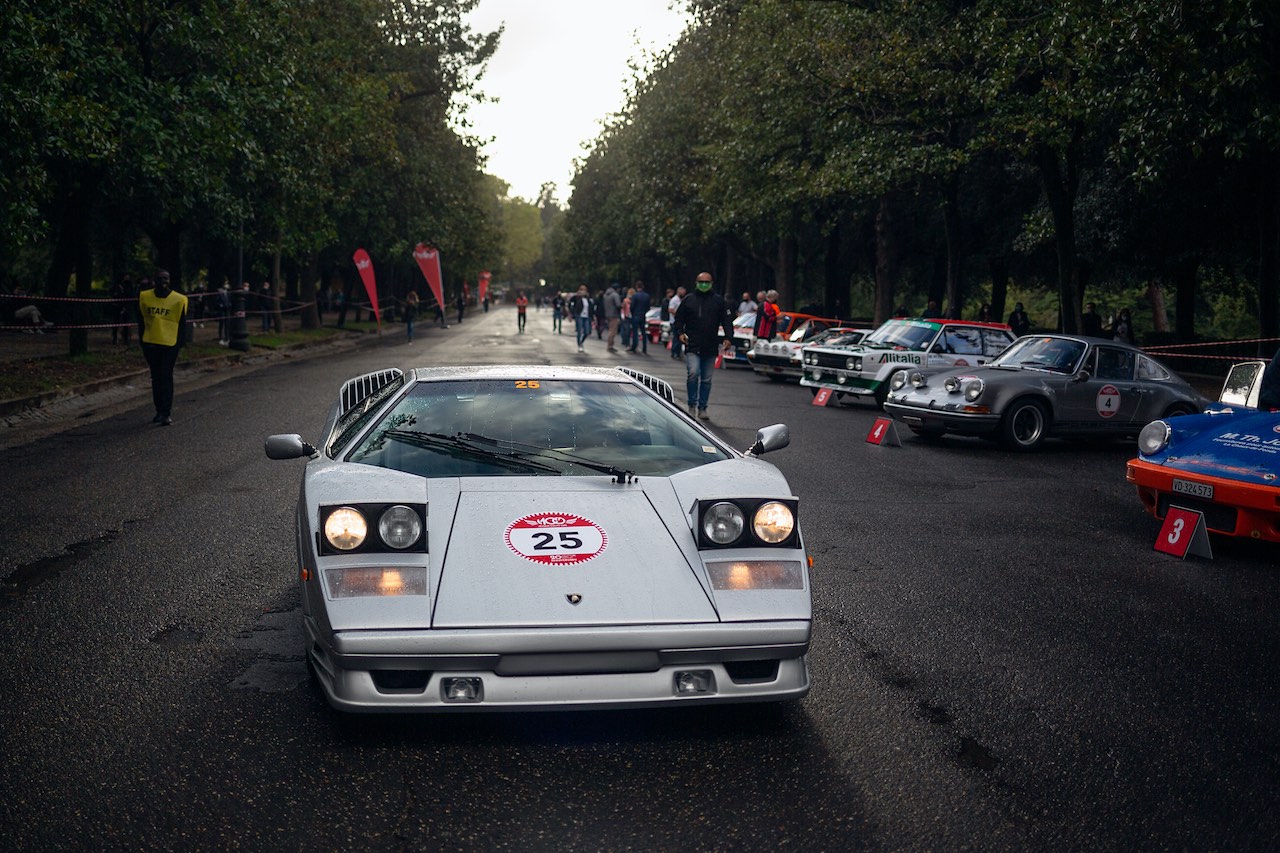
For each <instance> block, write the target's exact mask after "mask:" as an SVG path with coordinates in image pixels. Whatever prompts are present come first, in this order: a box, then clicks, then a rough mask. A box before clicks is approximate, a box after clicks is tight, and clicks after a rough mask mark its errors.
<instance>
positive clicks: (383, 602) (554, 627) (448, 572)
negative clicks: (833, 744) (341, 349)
mask: <svg viewBox="0 0 1280 853" xmlns="http://www.w3.org/2000/svg"><path fill="white" fill-rule="evenodd" d="M756 438H757V440H756V442H755V443H754V444H753V445H752V447H751V448H749V449H747V450H746V451H744V452H739V451H736V450H734V449H733V448H731V447H729V446H727V445H726V444H725V443H724V442H723V441H722V440H721V439H719V438H717V437H716V436H715V435H714V434H713V433H711V432H709V431H707V430H706V429H705V428H704V427H702V426H701V425H700V424H699V423H698V422H697V421H695V420H693V419H691V418H690V417H688V416H687V415H686V414H684V413H683V412H682V411H681V407H680V406H678V405H676V404H675V402H674V399H673V395H672V392H671V388H670V387H669V386H668V385H667V384H666V383H665V382H662V381H660V380H657V379H654V378H652V377H649V376H646V375H644V374H640V373H637V372H635V371H630V370H627V369H624V368H619V369H617V370H607V369H603V368H553V367H529V366H519V367H485V368H426V369H417V370H411V371H409V372H408V373H404V372H402V371H400V370H398V369H389V370H384V371H378V372H375V373H371V374H367V375H364V376H359V377H356V378H354V379H352V380H350V381H348V382H347V383H346V384H345V385H344V386H343V387H342V389H341V390H340V392H339V395H338V399H337V401H336V402H335V404H334V406H333V408H332V410H331V411H330V413H329V416H328V420H327V422H326V424H325V426H324V428H323V430H322V431H321V433H320V437H319V441H318V442H317V443H316V444H314V445H312V444H309V443H307V442H305V441H304V440H303V439H302V437H301V436H299V435H292V434H291V435H273V436H271V437H269V438H268V439H267V440H266V453H267V456H268V457H270V458H272V459H292V458H301V457H309V461H308V462H307V465H306V470H305V473H304V474H303V477H302V485H301V489H300V493H299V498H298V504H297V513H296V534H297V552H298V565H297V571H298V573H299V578H300V583H301V593H302V611H303V623H304V629H305V635H306V649H305V653H306V660H307V663H308V666H309V668H310V669H311V671H312V673H313V675H314V676H315V677H316V679H317V680H318V682H319V684H320V686H321V688H322V689H323V692H324V694H325V696H326V697H327V699H328V701H329V702H330V703H331V704H332V705H333V706H335V707H336V708H339V709H343V710H347V711H399V710H426V711H461V710H486V709H489V710H512V709H547V708H569V707H573V708H581V707H638V706H649V705H671V704H681V703H686V702H688V703H711V702H748V701H771V700H784V699H793V698H798V697H801V696H804V695H805V694H806V693H807V692H808V690H809V673H808V667H807V663H806V657H805V656H806V653H807V651H808V648H809V638H810V624H811V621H812V607H811V601H810V586H809V576H808V569H809V564H808V561H807V557H806V554H805V549H804V543H803V538H802V535H801V532H800V527H799V522H798V512H799V506H798V501H797V499H796V497H795V496H794V494H793V492H792V491H791V489H790V488H789V487H788V485H787V482H786V480H785V479H784V478H783V476H782V474H781V473H780V472H779V471H778V469H777V468H775V467H774V466H773V465H771V464H769V463H768V462H766V461H763V460H762V459H760V458H759V457H760V455H762V454H763V453H765V452H767V451H772V450H777V449H779V448H781V447H784V446H786V445H787V443H788V442H789V440H790V439H789V433H788V430H787V428H786V426H785V425H782V424H777V425H774V426H771V427H765V428H763V429H761V430H760V431H759V432H758V433H757V437H756Z"/></svg>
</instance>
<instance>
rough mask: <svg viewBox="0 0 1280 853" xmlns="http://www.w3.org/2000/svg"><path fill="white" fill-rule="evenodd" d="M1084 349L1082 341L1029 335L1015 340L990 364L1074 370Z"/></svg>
mask: <svg viewBox="0 0 1280 853" xmlns="http://www.w3.org/2000/svg"><path fill="white" fill-rule="evenodd" d="M1084 351H1085V345H1084V342H1083V341H1075V340H1071V339H1070V338H1052V337H1037V336H1028V337H1025V338H1018V340H1016V341H1014V342H1013V345H1012V346H1011V347H1009V348H1008V349H1007V350H1005V351H1004V352H1002V353H1001V354H1000V355H999V356H997V357H996V359H995V360H994V361H992V362H991V366H992V367H1030V368H1034V369H1036V370H1051V371H1053V372H1054V373H1075V372H1076V370H1077V366H1078V365H1079V364H1080V360H1081V358H1082V357H1083V356H1084Z"/></svg>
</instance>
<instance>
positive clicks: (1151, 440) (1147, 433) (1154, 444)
mask: <svg viewBox="0 0 1280 853" xmlns="http://www.w3.org/2000/svg"><path fill="white" fill-rule="evenodd" d="M1172 432H1173V430H1171V429H1169V425H1168V424H1167V423H1165V422H1164V421H1152V422H1151V423H1149V424H1147V425H1146V426H1144V427H1143V428H1142V432H1140V433H1138V452H1139V453H1141V454H1142V455H1143V456H1150V455H1151V454H1153V453H1159V452H1160V451H1161V450H1164V449H1165V448H1166V447H1168V446H1169V436H1170V435H1171V434H1172Z"/></svg>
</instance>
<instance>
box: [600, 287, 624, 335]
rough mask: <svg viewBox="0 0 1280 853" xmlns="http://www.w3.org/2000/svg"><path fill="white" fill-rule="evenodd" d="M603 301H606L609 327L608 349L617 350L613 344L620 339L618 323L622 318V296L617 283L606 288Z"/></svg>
mask: <svg viewBox="0 0 1280 853" xmlns="http://www.w3.org/2000/svg"><path fill="white" fill-rule="evenodd" d="M601 302H603V303H604V305H603V307H604V321H605V324H606V325H608V327H609V340H608V346H607V349H608V350H609V352H617V351H618V350H617V349H615V348H614V346H613V344H614V341H616V340H617V339H618V324H619V323H620V322H621V320H622V297H621V296H619V295H618V288H617V286H616V285H613V284H611V285H609V287H608V288H606V289H605V292H604V299H602V300H601Z"/></svg>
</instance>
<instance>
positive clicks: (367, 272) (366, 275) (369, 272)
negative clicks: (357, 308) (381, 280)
mask: <svg viewBox="0 0 1280 853" xmlns="http://www.w3.org/2000/svg"><path fill="white" fill-rule="evenodd" d="M351 260H353V261H355V262H356V269H357V270H359V271H360V279H361V280H362V281H363V282H364V290H365V293H368V294H369V304H370V305H372V306H373V316H374V319H376V320H377V321H378V328H379V329H381V328H382V312H380V311H379V310H378V283H377V282H376V281H375V280H374V278H373V261H371V260H370V259H369V253H368V252H366V251H365V250H364V249H356V252H355V254H354V255H352V256H351Z"/></svg>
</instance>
